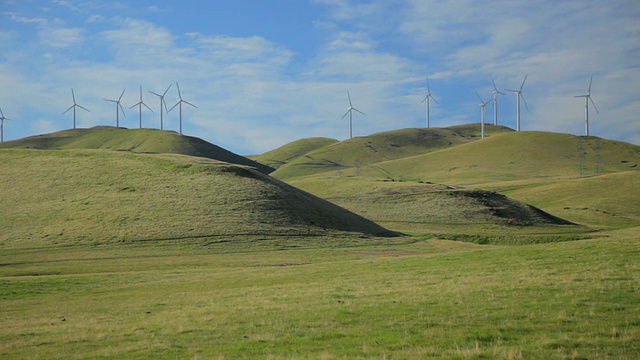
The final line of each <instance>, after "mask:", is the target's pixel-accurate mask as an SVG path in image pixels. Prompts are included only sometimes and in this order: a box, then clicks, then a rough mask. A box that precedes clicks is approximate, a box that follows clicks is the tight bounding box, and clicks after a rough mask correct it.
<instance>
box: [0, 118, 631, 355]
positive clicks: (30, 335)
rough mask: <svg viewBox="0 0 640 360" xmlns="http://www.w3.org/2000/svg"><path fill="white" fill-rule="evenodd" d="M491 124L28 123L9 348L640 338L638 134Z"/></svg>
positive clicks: (183, 350) (15, 160)
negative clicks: (224, 139) (281, 132)
mask: <svg viewBox="0 0 640 360" xmlns="http://www.w3.org/2000/svg"><path fill="white" fill-rule="evenodd" d="M489 128H490V130H489V131H492V130H495V131H494V132H489V133H490V134H491V136H490V137H489V138H487V139H485V140H483V141H482V142H480V141H476V140H478V134H479V132H478V131H479V129H478V127H477V126H475V125H467V126H459V127H452V128H447V129H432V130H429V131H424V129H421V130H418V131H414V130H411V129H403V130H399V131H397V132H388V133H380V134H374V135H372V137H371V138H368V137H361V138H354V139H352V140H347V141H343V142H336V141H335V140H332V139H324V138H314V139H308V141H303V140H301V141H298V142H294V143H291V144H289V145H285V146H284V147H282V148H280V149H276V150H274V151H272V152H269V153H265V154H263V155H256V156H252V158H253V159H256V160H259V161H264V162H265V163H267V164H268V165H270V166H272V167H274V168H277V170H276V171H275V172H273V173H272V174H273V175H274V177H276V178H281V179H284V180H286V182H284V181H282V180H277V179H276V178H273V177H270V176H268V175H265V173H264V172H261V171H257V170H255V169H252V168H250V167H247V166H245V165H242V161H244V160H241V161H240V162H237V163H236V164H229V163H225V162H222V161H219V160H220V159H218V160H216V159H215V157H213V158H212V157H209V156H204V155H202V154H201V155H198V157H195V156H193V155H194V154H189V153H188V152H186V150H185V149H186V148H185V147H184V146H186V145H184V144H183V145H181V146H183V147H181V149H182V150H180V151H172V150H171V149H170V147H169V146H167V145H163V146H159V145H158V144H162V143H163V142H164V141H169V143H171V144H174V145H171V146H176V145H175V144H176V141H177V140H176V139H175V138H174V137H166V138H165V136H168V135H167V134H164V133H162V132H159V131H147V132H145V131H131V132H130V133H127V132H126V131H127V130H125V129H109V128H105V129H102V128H100V129H93V130H89V131H84V130H83V131H77V134H75V133H74V134H72V132H73V131H71V132H61V133H56V134H49V135H47V136H41V137H40V138H38V137H32V138H27V139H28V141H27V140H26V139H25V140H24V141H22V142H17V143H14V144H13V145H12V144H11V142H7V143H5V144H4V145H3V146H4V147H5V149H0V183H1V184H2V202H0V213H2V215H3V216H2V217H0V229H2V232H1V233H0V358H2V359H84V358H91V359H114V358H117V359H148V358H158V359H425V358H443V359H637V358H640V301H638V299H640V261H639V260H640V193H638V191H637V189H638V188H640V183H639V181H640V180H639V179H640V176H639V175H638V173H637V171H638V170H637V169H636V168H635V167H634V166H633V164H636V163H637V162H640V150H639V147H637V146H633V145H631V144H625V143H619V142H613V141H608V140H604V139H602V140H601V142H600V145H596V140H595V139H594V138H585V139H583V140H582V141H583V143H582V144H583V147H584V152H585V158H586V159H587V161H586V165H585V166H586V167H588V168H589V169H593V168H592V167H589V166H592V165H593V158H594V154H595V153H594V151H595V148H596V146H601V156H602V158H601V160H602V163H601V167H600V168H599V169H598V170H599V173H598V174H595V173H591V172H590V173H589V174H588V176H585V175H584V174H580V169H579V168H578V167H577V165H576V164H577V163H578V160H579V159H578V154H577V151H576V146H577V144H578V141H579V140H578V139H577V137H573V136H570V135H563V134H549V133H538V132H522V133H514V132H512V131H510V130H509V129H506V128H504V129H503V128H501V127H500V128H495V129H491V128H492V127H489ZM111 131H113V134H119V135H117V136H121V135H122V134H126V135H122V138H119V139H117V140H115V139H112V138H110V137H111V136H113V134H111V135H108V133H109V132H111ZM56 137H63V138H64V140H60V139H54V138H56ZM38 139H40V140H41V141H38ZM52 139H53V140H52ZM96 139H99V141H98V140H96ZM163 139H164V140H163ZM425 139H426V140H425ZM456 139H457V140H456ZM178 140H179V141H182V140H180V139H178ZM25 141H26V142H25ZM83 141H85V142H89V143H88V144H85V145H82V142H83ZM179 141H178V142H179ZM421 141H427V144H426V145H424V144H423V145H419V144H420V142H421ZM125 143H126V144H125ZM190 143H193V141H191V140H190ZM514 143H516V144H519V145H518V146H515V145H514ZM101 144H102V145H101ZM114 144H115V145H114ZM145 144H146V145H145ZM125 145H126V146H125ZM133 145H135V146H134V147H132V146H133ZM145 146H149V147H145ZM189 146H191V145H189ZM26 147H29V149H26ZM127 147H129V148H127ZM204 147H206V148H209V149H212V148H210V147H208V145H206V144H205V145H203V148H204ZM34 148H35V149H41V150H33V149H34ZM520 148H525V149H536V150H535V151H536V152H535V153H534V154H533V155H531V154H528V153H527V151H519V150H518V149H520ZM336 149H338V150H339V149H342V150H339V151H338V150H336ZM374 149H375V150H377V152H376V151H374ZM114 150H118V151H114ZM172 152H173V153H172ZM339 156H342V157H343V158H340V157H339ZM305 158H306V159H307V160H304V159H305ZM310 159H312V160H314V161H316V160H321V162H322V164H320V163H318V162H313V161H308V160H310ZM355 159H362V160H361V162H360V166H358V167H355V166H353V165H349V166H346V165H344V164H348V163H349V162H350V161H352V160H354V161H355ZM267 160H269V161H270V162H269V161H267ZM305 161H306V163H305ZM341 162H342V163H341ZM343 163H344V164H343ZM336 164H341V165H340V166H336ZM343 165H344V166H343ZM515 165H518V166H517V170H512V169H514V168H515V167H514V166H515ZM583 171H584V169H583ZM588 171H591V170H588ZM300 189H302V190H304V191H301V190H300ZM312 194H313V195H312ZM531 205H533V206H531ZM564 220H566V221H564ZM389 230H391V231H389ZM399 235H400V236H399Z"/></svg>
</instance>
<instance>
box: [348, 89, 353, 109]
mask: <svg viewBox="0 0 640 360" xmlns="http://www.w3.org/2000/svg"><path fill="white" fill-rule="evenodd" d="M347 96H348V97H349V106H351V107H353V104H351V94H349V90H347Z"/></svg>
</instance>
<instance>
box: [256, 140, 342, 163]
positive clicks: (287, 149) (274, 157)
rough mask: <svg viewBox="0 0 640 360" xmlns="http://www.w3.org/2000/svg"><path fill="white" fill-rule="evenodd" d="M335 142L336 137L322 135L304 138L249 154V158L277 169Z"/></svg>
mask: <svg viewBox="0 0 640 360" xmlns="http://www.w3.org/2000/svg"><path fill="white" fill-rule="evenodd" d="M337 142H338V140H336V139H329V138H323V137H315V138H306V139H301V140H296V141H293V142H290V143H288V144H285V145H283V146H281V147H279V148H277V149H274V150H271V151H267V152H266V153H264V154H262V155H255V156H250V158H251V159H253V160H255V161H258V162H260V163H261V164H265V165H268V166H271V167H272V168H274V169H277V168H279V167H280V166H282V165H285V164H287V163H288V162H290V161H291V160H293V159H295V158H297V157H300V156H302V155H304V154H306V153H308V152H311V151H313V150H316V149H319V148H322V147H325V146H327V145H331V144H334V143H337Z"/></svg>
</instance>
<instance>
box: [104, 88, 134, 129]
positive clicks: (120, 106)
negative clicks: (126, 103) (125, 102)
mask: <svg viewBox="0 0 640 360" xmlns="http://www.w3.org/2000/svg"><path fill="white" fill-rule="evenodd" d="M125 91H127V89H124V90H122V93H121V94H120V97H119V98H118V100H110V99H103V100H104V101H108V102H112V103H115V104H116V127H120V111H122V115H124V116H125V117H126V116H127V115H126V114H125V113H124V109H123V108H122V104H120V100H122V95H124V92H125ZM134 106H135V105H134Z"/></svg>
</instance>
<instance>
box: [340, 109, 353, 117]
mask: <svg viewBox="0 0 640 360" xmlns="http://www.w3.org/2000/svg"><path fill="white" fill-rule="evenodd" d="M350 112H351V108H349V110H347V112H346V113H344V115H342V117H341V119H344V117H345V116H347V115H349V113H350Z"/></svg>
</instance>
